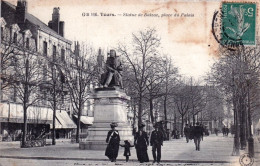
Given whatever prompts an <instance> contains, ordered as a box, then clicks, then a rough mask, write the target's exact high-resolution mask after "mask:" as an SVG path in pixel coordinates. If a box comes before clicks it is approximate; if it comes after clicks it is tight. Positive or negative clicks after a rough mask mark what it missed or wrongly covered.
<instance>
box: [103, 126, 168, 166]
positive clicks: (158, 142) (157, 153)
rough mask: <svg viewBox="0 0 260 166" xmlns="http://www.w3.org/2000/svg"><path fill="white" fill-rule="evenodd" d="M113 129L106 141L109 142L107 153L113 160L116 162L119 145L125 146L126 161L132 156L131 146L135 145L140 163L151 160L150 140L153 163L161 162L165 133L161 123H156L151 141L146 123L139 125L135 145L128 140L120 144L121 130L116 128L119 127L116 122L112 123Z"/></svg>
mask: <svg viewBox="0 0 260 166" xmlns="http://www.w3.org/2000/svg"><path fill="white" fill-rule="evenodd" d="M110 126H111V130H110V131H109V132H108V134H107V139H106V142H107V143H108V145H107V148H106V152H105V155H106V156H107V157H108V158H109V160H110V161H111V162H116V158H117V156H118V150H119V146H122V147H124V148H125V150H124V156H125V157H126V162H128V160H129V156H131V153H130V148H131V147H135V149H136V155H137V159H138V161H139V162H140V163H143V162H149V156H148V153H147V150H148V146H149V142H150V145H151V146H152V153H153V159H154V160H153V163H155V162H157V163H160V161H161V146H162V145H163V140H164V137H163V133H162V132H161V131H160V130H159V125H158V124H157V123H156V124H155V125H154V131H152V134H151V138H150V141H149V139H148V134H147V133H146V132H145V131H144V127H145V125H144V124H140V125H139V126H138V131H137V132H136V133H134V145H131V144H130V143H129V142H128V140H125V141H124V143H125V144H124V145H120V136H119V132H118V131H117V130H116V129H115V127H117V124H116V123H111V124H110Z"/></svg>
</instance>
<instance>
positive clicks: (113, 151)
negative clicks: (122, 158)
mask: <svg viewBox="0 0 260 166" xmlns="http://www.w3.org/2000/svg"><path fill="white" fill-rule="evenodd" d="M110 127H111V130H110V131H109V132H108V133H107V139H106V143H108V145H107V148H106V152H105V155H106V156H107V157H108V158H109V160H110V161H111V162H116V158H117V156H118V150H119V142H120V136H119V132H118V131H117V130H116V129H115V128H116V127H117V123H115V122H113V123H111V124H110Z"/></svg>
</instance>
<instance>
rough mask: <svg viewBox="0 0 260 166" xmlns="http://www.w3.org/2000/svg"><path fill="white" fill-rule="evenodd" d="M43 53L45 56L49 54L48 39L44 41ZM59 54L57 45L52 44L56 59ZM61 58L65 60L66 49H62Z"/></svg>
mask: <svg viewBox="0 0 260 166" xmlns="http://www.w3.org/2000/svg"><path fill="white" fill-rule="evenodd" d="M43 54H44V55H45V56H48V43H47V42H46V41H43ZM56 54H57V47H56V46H55V45H53V46H52V56H53V58H54V59H56ZM61 60H62V61H65V49H63V48H62V49H61Z"/></svg>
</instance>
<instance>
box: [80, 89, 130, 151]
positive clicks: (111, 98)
mask: <svg viewBox="0 0 260 166" xmlns="http://www.w3.org/2000/svg"><path fill="white" fill-rule="evenodd" d="M92 98H93V99H94V123H93V125H92V126H91V127H90V128H89V130H88V133H89V135H88V138H87V140H86V142H80V143H79V148H80V149H87V150H105V149H106V146H107V143H106V138H107V133H108V131H109V130H111V127H110V123H111V122H117V123H118V127H116V130H118V132H119V135H120V139H121V143H122V144H123V141H124V140H128V141H130V142H132V143H133V139H134V138H133V136H132V128H131V126H130V125H129V124H128V122H127V107H126V106H127V101H128V100H130V97H129V96H127V95H126V94H125V92H123V90H121V89H116V88H98V89H95V93H94V94H93V95H92Z"/></svg>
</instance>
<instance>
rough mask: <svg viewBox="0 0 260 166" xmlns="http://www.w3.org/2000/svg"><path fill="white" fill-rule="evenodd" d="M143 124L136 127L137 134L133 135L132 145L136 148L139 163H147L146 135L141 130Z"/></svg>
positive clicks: (147, 144) (147, 143)
mask: <svg viewBox="0 0 260 166" xmlns="http://www.w3.org/2000/svg"><path fill="white" fill-rule="evenodd" d="M144 126H145V125H144V124H140V125H139V126H138V132H137V133H136V134H135V139H134V144H135V148H136V155H137V159H138V161H139V162H140V163H143V162H149V157H148V154H147V147H148V146H149V141H148V136H147V133H146V132H145V131H144V130H143V129H144Z"/></svg>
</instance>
